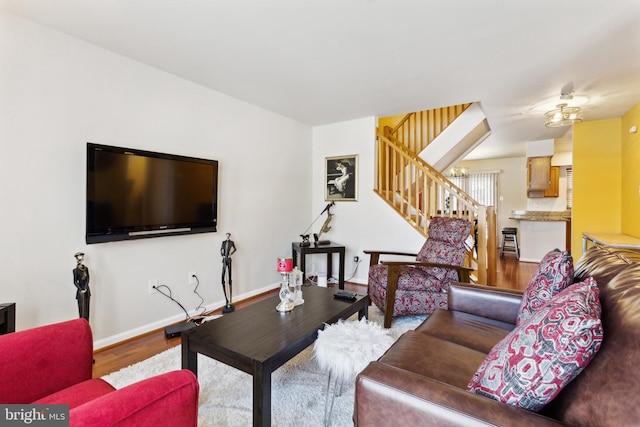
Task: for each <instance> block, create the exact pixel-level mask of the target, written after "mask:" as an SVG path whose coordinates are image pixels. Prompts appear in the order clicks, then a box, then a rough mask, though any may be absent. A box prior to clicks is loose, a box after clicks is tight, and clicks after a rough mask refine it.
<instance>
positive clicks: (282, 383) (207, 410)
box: [103, 305, 426, 427]
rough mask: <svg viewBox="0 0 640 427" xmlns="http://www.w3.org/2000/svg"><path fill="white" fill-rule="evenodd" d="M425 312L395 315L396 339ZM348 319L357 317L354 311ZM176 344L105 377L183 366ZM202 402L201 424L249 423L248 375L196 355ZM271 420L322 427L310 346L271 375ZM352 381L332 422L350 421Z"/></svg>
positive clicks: (122, 381)
mask: <svg viewBox="0 0 640 427" xmlns="http://www.w3.org/2000/svg"><path fill="white" fill-rule="evenodd" d="M425 317H426V316H424V315H423V316H405V317H399V318H397V319H394V321H393V323H392V327H391V328H390V332H389V333H390V334H391V335H392V336H393V337H394V338H398V337H399V336H400V335H402V334H403V333H404V332H406V331H407V330H410V329H415V328H416V327H417V326H418V325H419V324H420V323H421V322H422V321H423V320H424V319H425ZM349 320H354V321H357V316H354V317H352V318H351V319H349ZM369 320H370V321H373V322H376V323H379V324H382V322H383V314H382V312H381V311H380V310H378V309H377V308H376V307H375V306H373V305H372V306H371V307H370V309H369ZM180 358H181V353H180V346H178V347H174V348H172V349H170V350H167V351H164V352H162V353H160V354H157V355H156V356H153V357H151V358H149V359H147V360H143V361H142V362H139V363H136V364H134V365H131V366H128V367H126V368H123V369H121V370H120V371H117V372H114V373H112V374H109V375H107V376H105V377H103V379H104V380H106V381H107V382H109V383H110V384H112V385H113V386H114V387H116V388H121V387H124V386H126V385H128V384H131V383H134V382H137V381H140V380H142V379H144V378H149V377H152V376H154V375H158V374H160V373H163V372H168V371H171V370H175V369H180V367H181V359H180ZM198 380H199V382H200V402H199V410H198V426H199V427H225V426H230V427H231V426H233V427H235V426H250V425H252V394H253V392H252V379H251V375H249V374H246V373H244V372H241V371H239V370H237V369H235V368H232V367H230V366H227V365H225V364H223V363H220V362H218V361H215V360H213V359H210V358H208V357H206V356H202V355H198ZM271 386H272V392H271V393H272V394H271V400H272V411H271V414H272V415H271V424H272V425H273V426H276V427H281V426H282V427H285V426H296V427H298V426H322V425H323V416H324V405H325V394H326V386H327V374H326V373H325V372H323V371H322V370H321V369H320V368H319V367H318V364H317V361H316V360H315V359H314V357H313V345H310V346H309V347H307V348H306V349H305V350H303V351H302V352H301V353H300V354H298V355H297V356H296V357H294V358H293V359H291V360H290V361H289V362H287V363H286V364H284V365H283V366H281V367H280V368H279V369H278V370H276V371H275V372H274V373H273V374H272V377H271ZM354 389H355V388H354V385H353V383H349V384H345V386H344V388H343V392H342V394H341V395H340V396H338V397H336V399H335V401H334V405H333V412H332V415H331V425H332V426H352V425H353V420H352V416H353V399H354Z"/></svg>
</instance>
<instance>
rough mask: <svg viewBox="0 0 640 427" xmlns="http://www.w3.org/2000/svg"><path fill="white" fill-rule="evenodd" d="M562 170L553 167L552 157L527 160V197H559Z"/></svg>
mask: <svg viewBox="0 0 640 427" xmlns="http://www.w3.org/2000/svg"><path fill="white" fill-rule="evenodd" d="M559 180H560V168H559V167H558V166H553V167H552V166H551V156H545V157H529V158H528V159H527V197H530V198H535V197H558V187H559Z"/></svg>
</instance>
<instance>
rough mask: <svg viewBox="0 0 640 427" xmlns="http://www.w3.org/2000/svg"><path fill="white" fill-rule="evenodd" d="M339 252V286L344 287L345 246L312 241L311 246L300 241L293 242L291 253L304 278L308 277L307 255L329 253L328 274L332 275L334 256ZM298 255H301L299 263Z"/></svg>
mask: <svg viewBox="0 0 640 427" xmlns="http://www.w3.org/2000/svg"><path fill="white" fill-rule="evenodd" d="M335 253H337V254H338V255H339V259H340V262H339V264H338V287H339V288H340V289H344V246H342V245H339V244H337V243H333V242H332V243H329V244H326V245H317V244H315V243H313V242H312V243H311V244H310V245H309V246H301V245H300V242H293V243H291V254H292V258H293V265H297V266H299V268H300V270H301V271H302V280H303V281H304V280H305V279H306V275H305V267H306V264H305V261H306V256H307V255H313V254H327V276H331V271H332V267H333V263H332V256H333V254H335ZM298 256H300V262H299V263H298Z"/></svg>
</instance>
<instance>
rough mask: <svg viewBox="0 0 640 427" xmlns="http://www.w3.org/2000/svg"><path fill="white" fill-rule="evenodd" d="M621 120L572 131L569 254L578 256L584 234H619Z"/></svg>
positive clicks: (586, 124)
mask: <svg viewBox="0 0 640 427" xmlns="http://www.w3.org/2000/svg"><path fill="white" fill-rule="evenodd" d="M621 125H622V119H621V118H618V119H608V120H597V121H590V122H582V123H578V124H576V125H574V127H573V209H572V217H571V228H572V230H571V235H572V238H571V253H572V255H573V259H574V260H577V259H579V258H580V256H581V255H582V233H583V232H584V231H596V232H611V233H620V232H621V214H620V210H621V177H622V175H621V171H620V166H621V153H622V141H621Z"/></svg>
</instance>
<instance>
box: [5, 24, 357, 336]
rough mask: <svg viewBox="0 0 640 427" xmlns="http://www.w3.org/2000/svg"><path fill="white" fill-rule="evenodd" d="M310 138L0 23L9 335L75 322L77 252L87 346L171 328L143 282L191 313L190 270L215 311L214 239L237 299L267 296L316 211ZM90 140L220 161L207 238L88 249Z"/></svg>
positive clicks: (166, 311)
mask: <svg viewBox="0 0 640 427" xmlns="http://www.w3.org/2000/svg"><path fill="white" fill-rule="evenodd" d="M311 138H312V130H311V128H310V127H309V126H306V125H303V124H300V123H297V122H294V121H292V120H290V119H287V118H284V117H282V116H278V115H275V114H273V113H270V112H267V111H265V110H262V109H260V108H257V107H255V106H252V105H249V104H247V103H244V102H241V101H238V100H235V99H233V98H230V97H227V96H225V95H222V94H219V93H216V92H213V91H211V90H208V89H205V88H203V87H201V86H198V85H195V84H193V83H190V82H187V81H185V80H182V79H180V78H177V77H175V76H173V75H170V74H167V73H164V72H160V71H158V70H155V69H153V68H150V67H147V66H145V65H142V64H140V63H137V62H134V61H131V60H129V59H127V58H124V57H121V56H117V55H115V54H113V53H111V52H109V51H106V50H103V49H100V48H97V47H95V46H92V45H90V44H87V43H85V42H82V41H79V40H77V39H74V38H71V37H68V36H66V35H64V34H61V33H57V32H55V31H52V30H50V29H47V28H45V27H42V26H39V25H35V24H33V23H31V22H29V21H25V20H23V19H21V18H18V17H15V16H13V15H9V14H6V13H0V144H2V154H0V197H1V200H2V209H0V224H2V227H3V232H2V237H1V238H0V270H1V271H2V275H1V276H0V277H1V279H0V290H1V291H0V301H4V302H16V303H17V328H18V329H25V328H29V327H33V326H37V325H42V324H47V323H51V322H55V321H61V320H66V319H70V318H74V317H77V315H78V313H77V307H76V301H75V287H74V285H73V281H72V270H73V268H74V266H75V260H74V257H73V254H74V253H75V252H77V251H82V252H85V253H86V259H85V264H86V265H87V266H88V267H89V269H90V273H91V283H90V286H91V291H92V293H93V296H92V300H91V318H90V321H91V324H92V326H93V331H94V338H95V339H96V340H97V341H98V343H97V344H98V346H100V345H107V344H109V343H111V342H114V341H118V340H121V339H124V338H128V337H129V336H133V335H136V334H139V333H141V332H145V331H147V330H149V329H152V328H157V327H160V326H164V325H165V324H166V323H168V321H170V320H178V319H179V318H180V316H181V313H182V312H181V310H180V308H179V307H178V306H177V305H175V304H174V303H172V302H171V301H169V300H166V299H165V298H164V297H162V296H161V295H158V294H155V295H149V294H148V282H149V280H150V279H158V280H159V281H160V283H161V284H167V285H170V286H171V288H172V290H173V293H174V297H176V298H177V299H179V300H180V301H181V302H182V303H183V305H185V306H186V307H187V308H188V309H194V308H195V307H196V306H197V305H198V303H199V302H200V301H199V299H198V298H197V297H196V296H195V295H194V294H193V292H192V289H193V287H192V286H189V285H187V278H188V277H187V276H188V272H191V271H195V272H197V273H198V275H199V278H200V282H201V285H200V291H201V293H202V296H203V297H204V298H205V304H207V305H208V306H209V307H218V306H220V305H222V304H223V302H224V296H223V293H222V287H221V285H220V277H219V276H220V272H221V265H220V264H221V263H220V262H221V258H220V245H221V242H222V240H224V238H225V233H226V232H230V233H232V239H233V240H234V241H235V242H236V246H237V248H238V252H236V254H235V255H234V256H233V262H234V267H233V275H234V296H235V297H236V299H238V298H240V297H242V296H247V295H252V294H255V293H257V292H259V291H261V290H264V289H266V288H269V287H273V286H274V285H275V284H276V283H277V282H278V280H279V277H278V274H277V273H276V271H275V260H276V258H277V257H278V256H281V255H282V254H288V253H290V245H291V241H292V240H294V239H295V238H296V237H297V234H298V233H300V231H299V230H304V228H306V227H307V225H308V224H309V222H310V220H311V219H312V213H313V212H312V211H311V209H310V207H311V206H314V211H317V209H318V208H320V206H321V205H322V201H321V200H314V202H313V205H312V203H311V200H312V195H311V194H309V189H310V188H311V186H312V184H311V183H312V167H311V164H312V163H311V162H310V159H311ZM88 141H90V142H95V143H102V144H109V145H120V146H126V147H134V148H141V149H147V150H152V151H160V152H168V153H174V154H182V155H188V156H197V157H204V158H213V159H217V160H219V161H220V176H219V181H220V188H219V217H218V224H219V230H218V232H217V233H207V234H201V235H191V236H172V237H160V238H153V239H143V240H138V241H127V242H116V243H107V244H97V245H86V244H85V242H84V227H85V218H84V215H85V207H84V203H85V150H86V148H85V144H86V142H88ZM349 143H350V144H353V142H352V141H350V142H349ZM355 148H356V147H355V146H352V147H348V149H347V152H351V151H353V150H354V149H355ZM340 151H341V150H340ZM314 167H315V166H314ZM314 173H315V170H314ZM313 178H314V181H315V180H316V177H315V176H314V177H313ZM314 184H315V182H314ZM314 196H315V194H314ZM315 199H317V198H315ZM337 213H338V216H339V215H341V214H342V213H341V212H340V209H338V210H337ZM313 216H315V215H313ZM339 221H340V220H339Z"/></svg>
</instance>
